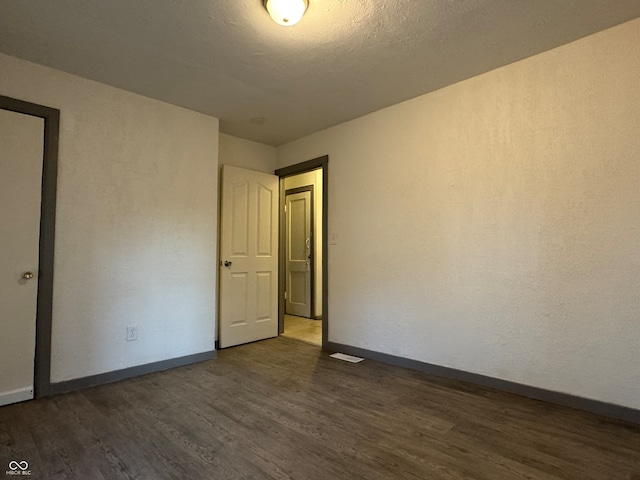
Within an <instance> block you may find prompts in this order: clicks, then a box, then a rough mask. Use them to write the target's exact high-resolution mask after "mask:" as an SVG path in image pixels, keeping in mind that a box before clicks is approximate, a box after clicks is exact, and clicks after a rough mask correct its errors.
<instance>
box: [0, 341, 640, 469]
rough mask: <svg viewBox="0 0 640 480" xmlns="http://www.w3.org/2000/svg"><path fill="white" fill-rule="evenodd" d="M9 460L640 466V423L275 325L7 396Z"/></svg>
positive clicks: (187, 465) (2, 431)
mask: <svg viewBox="0 0 640 480" xmlns="http://www.w3.org/2000/svg"><path fill="white" fill-rule="evenodd" d="M12 460H15V461H22V460H26V461H27V462H28V463H29V469H30V470H31V472H32V475H31V477H29V478H38V479H46V480H52V479H82V480H92V479H96V480H102V479H105V480H109V479H131V478H136V479H145V480H146V479H150V480H160V479H170V480H175V479H215V480H217V479H251V480H257V479H289V478H290V479H299V480H314V479H318V480H330V479H336V480H337V479H349V480H388V479H467V478H469V479H491V480H495V479H574V478H575V479H607V480H611V479H630V480H631V479H632V480H640V427H638V426H634V425H631V424H626V423H623V422H618V421H614V420H609V419H607V418H604V417H599V416H596V415H592V414H589V413H584V412H580V411H576V410H572V409H569V408H564V407H559V406H554V405H550V404H546V403H543V402H538V401H534V400H529V399H526V398H522V397H518V396H515V395H510V394H505V393H501V392H497V391H493V390H488V389H484V388H480V387H476V386H473V385H469V384H465V383H461V382H456V381H450V380H445V379H440V378H437V377H431V376H428V375H425V374H423V373H420V372H416V371H412V370H406V369H402V368H398V367H393V366H389V365H385V364H382V363H378V362H374V361H369V360H365V361H364V362H362V363H359V364H350V363H346V362H342V361H340V360H335V359H331V358H329V357H328V354H327V353H322V352H321V351H320V349H319V348H318V347H315V346H313V345H309V344H307V343H304V342H301V341H297V340H294V339H289V338H282V337H280V338H276V339H273V340H268V341H264V342H259V343H254V344H250V345H245V346H242V347H237V348H232V349H228V350H223V351H221V352H219V358H218V359H217V360H213V361H209V362H205V363H201V364H197V365H192V366H188V367H182V368H178V369H174V370H170V371H167V372H161V373H155V374H151V375H146V376H144V377H138V378H135V379H132V380H126V381H123V382H119V383H114V384H110V385H104V386H100V387H95V388H91V389H87V390H84V391H81V392H75V393H70V394H65V395H58V396H55V397H51V398H48V399H42V400H36V401H31V402H26V403H22V404H16V405H11V406H7V407H2V408H0V462H2V466H0V478H2V476H3V475H4V474H5V472H4V471H5V470H8V468H7V465H8V463H9V462H10V461H12ZM6 478H17V477H11V476H6ZM21 478H25V477H21Z"/></svg>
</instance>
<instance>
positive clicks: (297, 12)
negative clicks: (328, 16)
mask: <svg viewBox="0 0 640 480" xmlns="http://www.w3.org/2000/svg"><path fill="white" fill-rule="evenodd" d="M264 7H265V8H266V9H267V12H269V15H271V18H272V19H273V21H274V22H276V23H277V24H278V25H284V26H285V27H290V26H291V25H295V24H296V23H298V22H299V21H300V19H301V18H302V16H303V15H304V12H306V11H307V8H309V0H264Z"/></svg>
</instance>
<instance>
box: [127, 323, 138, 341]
mask: <svg viewBox="0 0 640 480" xmlns="http://www.w3.org/2000/svg"><path fill="white" fill-rule="evenodd" d="M137 339H138V326H137V325H129V326H128V327H127V342H132V341H134V340H137Z"/></svg>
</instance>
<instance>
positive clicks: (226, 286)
mask: <svg viewBox="0 0 640 480" xmlns="http://www.w3.org/2000/svg"><path fill="white" fill-rule="evenodd" d="M278 192H279V178H278V177H277V176H275V175H269V174H267V173H262V172H255V171H253V170H245V169H243V168H238V167H232V166H229V165H224V166H223V167H222V205H221V225H222V226H221V231H220V338H219V345H220V347H221V348H225V347H231V346H234V345H240V344H243V343H248V342H254V341H256V340H263V339H265V338H271V337H276V336H277V335H278V199H279V194H278Z"/></svg>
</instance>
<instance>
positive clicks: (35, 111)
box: [0, 95, 60, 403]
mask: <svg viewBox="0 0 640 480" xmlns="http://www.w3.org/2000/svg"><path fill="white" fill-rule="evenodd" d="M0 111H3V112H4V113H5V115H4V117H5V119H8V121H9V122H10V123H11V122H12V120H11V118H10V116H8V112H13V113H15V114H18V115H24V116H27V117H35V118H37V119H42V120H43V128H42V131H41V133H40V134H38V136H40V135H41V145H42V147H41V156H39V160H38V161H41V170H40V172H39V178H35V179H34V184H37V186H36V187H35V188H32V189H30V190H36V189H37V188H38V187H39V189H40V191H39V192H37V193H38V196H39V201H38V202H37V205H35V207H34V209H33V211H31V212H30V213H29V215H30V216H33V219H34V220H33V221H34V222H35V225H36V228H35V229H34V230H37V232H36V233H35V234H34V235H35V237H37V238H36V242H35V243H36V244H37V247H36V252H35V254H32V256H33V258H34V259H33V261H31V262H30V263H31V264H33V265H37V269H36V268H33V269H32V270H31V271H27V268H31V264H27V263H25V264H24V266H23V265H21V264H17V265H11V266H10V268H8V270H5V269H4V268H3V269H2V272H0V275H2V278H3V280H4V281H5V282H4V285H8V286H9V287H10V289H12V290H14V289H15V292H17V293H15V294H11V297H9V298H10V299H11V300H12V301H11V302H7V301H5V302H3V301H0V304H1V305H2V306H3V311H1V312H0V319H4V320H5V321H7V322H9V323H8V324H3V323H2V322H0V324H1V325H0V326H4V327H11V326H12V325H13V326H15V324H12V323H11V322H15V321H17V320H24V323H29V322H31V321H33V322H34V323H35V325H32V326H34V327H35V332H33V333H32V331H30V332H29V333H28V336H29V337H31V338H26V337H25V341H26V342H28V343H29V346H28V348H27V350H28V352H27V353H29V356H30V358H31V359H33V364H31V360H29V365H26V364H24V365H20V366H19V368H20V370H22V369H25V372H28V370H30V369H32V374H31V375H29V374H28V373H27V375H25V376H24V377H25V378H20V379H19V383H20V385H18V384H16V385H4V386H3V385H0V397H2V396H4V401H3V403H12V402H15V401H22V400H26V399H28V398H29V397H35V398H39V397H43V396H47V395H49V394H50V390H51V383H50V365H51V317H52V303H53V266H54V265H53V254H54V233H55V213H56V185H57V169H58V167H57V165H58V132H59V125H60V111H59V110H57V109H54V108H49V107H45V106H43V105H37V104H34V103H29V102H25V101H22V100H18V99H15V98H10V97H5V96H2V95H0ZM14 118H18V117H14ZM21 124H22V122H21ZM15 138H20V136H16V137H15ZM32 141H33V139H32V140H27V141H26V142H27V143H29V142H32ZM14 146H15V145H14ZM17 147H18V148H19V147H20V145H17ZM10 157H11V155H8V156H6V158H4V159H3V160H2V162H3V163H2V165H3V166H4V167H6V171H7V172H8V171H9V169H10V167H11V165H13V163H11V164H10V160H11V158H10ZM5 162H6V163H5ZM9 178H11V176H10V175H9ZM20 194H28V195H32V196H33V195H35V194H36V192H35V191H30V192H20ZM18 198H19V199H20V202H21V203H22V197H18ZM5 203H10V202H5ZM21 203H19V204H17V205H21ZM5 206H7V207H8V208H10V205H5ZM36 210H37V211H36ZM3 211H4V210H3ZM7 211H9V210H7ZM5 226H6V227H7V228H8V229H9V230H8V231H7V232H4V234H5V235H6V236H8V235H9V234H11V235H13V236H15V235H16V231H15V230H14V225H12V224H11V222H7V224H6V225H5ZM20 234H21V233H20ZM14 243H15V242H14ZM18 243H20V242H18ZM5 254H6V252H5ZM4 258H5V259H6V256H5V257H4ZM3 265H4V264H3ZM23 270H24V271H23ZM34 282H35V283H34ZM34 287H35V288H34ZM26 289H31V290H35V292H33V294H32V295H23V293H24V292H25V291H26ZM3 290H4V289H3ZM5 294H8V293H7V292H5ZM23 297H24V299H25V301H27V300H28V302H29V303H32V302H33V301H35V305H18V303H17V302H18V300H19V299H21V298H23ZM6 300H8V299H6ZM9 303H11V304H12V306H13V307H14V308H10V306H9ZM23 311H24V312H28V314H25V315H22V317H23V318H20V319H18V316H20V315H18V313H19V312H23ZM29 311H30V312H29ZM34 317H35V318H34ZM31 318H32V319H33V320H31ZM16 319H17V320H16ZM25 319H26V320H25ZM5 333H6V332H5ZM34 333H35V338H33V337H32V335H33V334H34ZM2 335H3V333H2V332H0V336H2ZM11 341H12V342H14V343H17V342H18V339H16V338H13V337H11ZM25 345H26V343H25ZM12 361H17V360H15V359H14V360H12ZM2 364H3V366H4V367H5V368H12V365H11V362H2ZM13 367H16V368H18V367H17V366H16V365H13ZM1 370H2V368H0V378H1V379H3V380H6V378H7V376H6V375H2V374H1V373H3V372H2V371H1ZM25 379H26V380H25ZM29 385H30V387H29ZM16 386H19V387H20V388H19V389H17V390H16V389H15V388H16ZM4 387H6V388H4ZM3 388H4V390H8V391H3ZM0 400H1V399H0Z"/></svg>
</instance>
